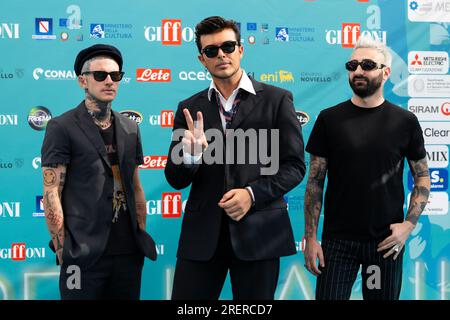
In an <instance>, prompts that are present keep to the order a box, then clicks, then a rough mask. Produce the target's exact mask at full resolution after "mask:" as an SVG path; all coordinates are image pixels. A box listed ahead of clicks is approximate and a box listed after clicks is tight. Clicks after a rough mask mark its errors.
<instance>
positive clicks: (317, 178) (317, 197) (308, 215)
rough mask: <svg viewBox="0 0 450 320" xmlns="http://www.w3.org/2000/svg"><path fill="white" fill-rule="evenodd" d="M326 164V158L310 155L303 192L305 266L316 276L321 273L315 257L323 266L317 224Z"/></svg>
mask: <svg viewBox="0 0 450 320" xmlns="http://www.w3.org/2000/svg"><path fill="white" fill-rule="evenodd" d="M327 164H328V161H327V159H326V158H321V157H317V156H314V155H311V156H310V165H309V177H308V183H307V185H306V192H305V204H304V210H305V238H306V247H305V267H306V268H307V269H308V271H309V272H311V273H312V274H314V275H316V276H317V275H319V274H320V273H321V272H320V270H319V269H318V267H317V266H316V259H317V258H319V262H320V265H321V266H322V267H324V266H325V261H324V258H323V252H322V247H321V246H320V244H319V242H318V241H317V225H318V223H319V217H320V211H321V209H322V197H323V186H324V183H325V176H326V173H327Z"/></svg>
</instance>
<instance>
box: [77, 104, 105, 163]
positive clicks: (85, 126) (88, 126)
mask: <svg viewBox="0 0 450 320" xmlns="http://www.w3.org/2000/svg"><path fill="white" fill-rule="evenodd" d="M75 122H76V123H77V125H78V126H79V127H80V129H81V130H82V131H83V133H84V134H85V135H86V137H87V138H88V139H89V141H90V142H91V143H92V145H93V146H94V147H95V149H96V150H97V152H98V153H99V154H100V156H101V158H102V159H103V160H104V161H105V163H106V164H107V165H108V167H110V168H111V163H110V162H109V158H108V155H107V154H106V148H105V143H104V141H103V139H102V137H101V135H100V132H99V131H98V127H97V126H96V125H95V123H94V121H93V120H92V117H91V115H90V114H89V113H88V112H87V109H86V106H85V104H84V101H83V102H81V103H80V104H79V105H78V107H77V112H76V119H75Z"/></svg>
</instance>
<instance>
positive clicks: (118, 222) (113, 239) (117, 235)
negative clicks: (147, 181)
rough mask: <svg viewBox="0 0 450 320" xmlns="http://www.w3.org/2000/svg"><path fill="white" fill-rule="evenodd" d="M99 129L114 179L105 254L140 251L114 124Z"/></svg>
mask: <svg viewBox="0 0 450 320" xmlns="http://www.w3.org/2000/svg"><path fill="white" fill-rule="evenodd" d="M99 131H100V134H101V136H102V138H103V141H104V143H105V147H106V153H107V154H108V158H109V162H110V164H111V169H112V172H113V179H114V190H113V199H112V201H113V203H112V206H111V207H112V213H113V215H112V223H111V230H110V233H109V238H108V242H107V244H106V248H105V251H104V255H117V254H129V253H134V252H137V251H138V248H137V245H136V240H135V239H134V235H133V230H132V229H131V218H130V214H129V211H128V208H127V199H126V196H125V192H124V188H123V185H122V178H121V175H120V168H119V157H118V153H117V147H116V146H117V143H116V136H115V134H114V124H112V125H111V126H110V127H109V128H107V129H105V130H102V129H100V128H99Z"/></svg>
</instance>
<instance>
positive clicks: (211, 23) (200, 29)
mask: <svg viewBox="0 0 450 320" xmlns="http://www.w3.org/2000/svg"><path fill="white" fill-rule="evenodd" d="M224 29H231V30H233V31H234V33H235V34H236V40H237V42H238V45H239V46H240V45H241V32H240V31H239V28H238V26H237V24H236V21H234V20H226V19H224V18H222V17H219V16H212V17H208V18H205V19H203V20H202V21H201V22H200V23H199V24H197V25H196V26H195V43H196V44H197V48H198V52H200V53H201V52H202V44H201V43H200V37H201V36H203V35H207V34H213V33H216V32H220V31H222V30H224Z"/></svg>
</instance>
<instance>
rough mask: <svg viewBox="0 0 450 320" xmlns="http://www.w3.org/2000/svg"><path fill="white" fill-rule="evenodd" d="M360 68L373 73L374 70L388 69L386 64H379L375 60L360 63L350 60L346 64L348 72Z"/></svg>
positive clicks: (365, 60)
mask: <svg viewBox="0 0 450 320" xmlns="http://www.w3.org/2000/svg"><path fill="white" fill-rule="evenodd" d="M358 66H361V69H363V70H364V71H372V70H374V69H382V68H384V67H386V65H384V64H380V65H379V64H378V63H376V62H375V61H373V60H370V59H364V60H362V61H361V62H358V60H350V61H349V62H347V63H346V64H345V69H347V70H348V71H355V70H356V69H358Z"/></svg>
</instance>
